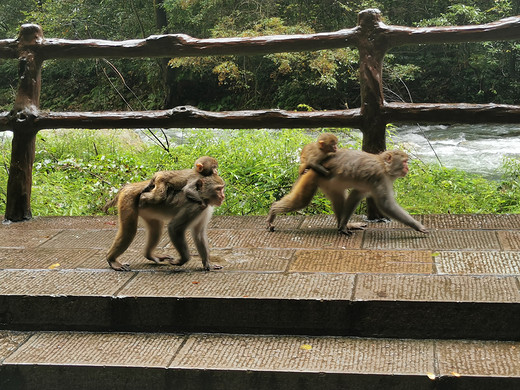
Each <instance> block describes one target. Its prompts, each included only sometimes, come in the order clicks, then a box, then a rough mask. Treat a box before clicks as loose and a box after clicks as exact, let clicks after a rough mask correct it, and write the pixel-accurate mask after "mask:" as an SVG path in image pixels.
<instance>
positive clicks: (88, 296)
mask: <svg viewBox="0 0 520 390" xmlns="http://www.w3.org/2000/svg"><path fill="white" fill-rule="evenodd" d="M418 218H419V219H421V220H422V222H423V223H424V224H425V225H426V226H427V227H428V228H429V229H430V230H431V233H430V235H428V236H423V235H421V234H419V233H416V232H414V231H412V230H410V229H407V228H405V227H403V226H402V225H400V224H398V223H395V222H392V223H386V224H370V225H369V227H368V228H367V230H365V231H358V232H355V233H354V235H353V236H352V237H348V238H347V237H344V236H338V235H337V234H336V232H335V229H333V226H334V219H333V217H331V216H312V217H302V216H282V217H280V218H277V220H276V227H277V230H276V231H275V232H267V231H266V230H265V229H264V219H265V218H264V217H214V218H213V219H212V221H211V224H210V230H209V238H210V246H211V257H212V261H213V262H215V263H218V264H221V265H222V266H223V269H222V270H220V271H212V272H204V271H203V270H202V265H201V262H200V259H199V258H198V256H196V251H195V250H194V248H192V252H193V254H194V257H193V259H192V260H191V261H190V262H189V263H188V264H186V265H185V266H183V267H174V266H171V265H167V264H164V265H155V264H154V263H151V262H149V261H147V260H146V259H144V257H143V256H142V254H141V252H142V248H143V245H144V237H145V236H144V231H143V230H140V231H139V232H138V236H137V238H136V240H135V241H134V243H133V244H132V246H131V247H130V249H129V250H128V251H127V252H126V253H125V254H124V255H123V256H122V261H124V262H129V263H130V265H131V267H132V271H131V272H126V273H120V272H115V271H112V270H110V269H109V267H108V265H107V264H106V262H105V260H104V256H105V253H106V250H107V248H108V247H109V246H110V244H111V242H112V240H113V238H114V236H115V232H116V229H117V226H116V218H115V217H113V216H109V217H85V218H78V217H73V218H67V217H59V218H38V219H35V220H33V221H29V222H25V223H19V224H11V225H2V226H0V329H3V330H0V389H2V390H3V389H4V388H5V389H46V388H48V389H60V388H63V389H71V388H74V389H94V388H96V389H99V388H105V387H106V388H109V387H110V388H112V389H114V388H115V389H118V388H121V389H123V388H124V389H134V388H135V389H141V388H154V389H163V388H165V389H166V388H174V387H175V388H182V389H257V388H258V389H267V388H269V389H276V388H281V387H282V386H283V387H288V388H291V389H292V388H294V389H306V388H313V389H315V388H320V389H321V388H348V387H352V388H356V389H364V388H367V389H368V388H370V389H372V388H374V389H377V388H385V389H387V388H396V389H403V388H405V389H406V388H410V389H434V388H435V389H444V388H446V389H454V388H455V389H480V388H482V389H489V388H501V389H509V388H511V389H513V388H515V389H516V388H520V387H519V386H520V365H519V362H520V355H519V354H520V352H519V351H520V215H433V216H431V215H428V216H420V217H418ZM189 242H190V245H191V246H192V247H193V244H192V242H191V240H189ZM159 251H160V252H162V253H168V254H175V251H174V249H173V248H172V247H171V245H170V243H169V240H168V237H167V236H166V235H165V236H163V238H162V240H161V243H160V246H159ZM175 255H176V254H175ZM88 378H95V381H94V380H89V379H88Z"/></svg>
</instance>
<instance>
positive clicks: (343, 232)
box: [338, 228, 353, 237]
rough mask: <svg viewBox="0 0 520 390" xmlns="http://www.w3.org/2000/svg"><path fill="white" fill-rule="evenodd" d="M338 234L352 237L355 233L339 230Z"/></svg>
mask: <svg viewBox="0 0 520 390" xmlns="http://www.w3.org/2000/svg"><path fill="white" fill-rule="evenodd" d="M338 234H344V235H345V236H347V237H350V236H351V235H352V234H353V233H352V232H351V231H350V230H349V229H348V228H344V229H338Z"/></svg>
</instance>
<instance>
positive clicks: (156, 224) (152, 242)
mask: <svg viewBox="0 0 520 390" xmlns="http://www.w3.org/2000/svg"><path fill="white" fill-rule="evenodd" d="M143 219H144V221H145V223H146V227H147V229H146V246H145V249H144V257H146V258H147V259H148V260H150V261H153V262H154V263H156V264H159V263H161V262H163V261H166V260H172V259H173V257H171V256H155V255H154V254H153V250H154V249H155V248H156V247H157V244H159V241H160V239H161V234H162V228H163V225H164V224H163V221H161V220H159V219H151V218H144V217H143Z"/></svg>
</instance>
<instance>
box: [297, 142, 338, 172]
mask: <svg viewBox="0 0 520 390" xmlns="http://www.w3.org/2000/svg"><path fill="white" fill-rule="evenodd" d="M337 145H338V137H336V136H335V135H334V134H332V133H322V134H320V135H319V137H318V140H317V141H316V142H313V143H310V144H307V145H305V146H304V147H303V149H302V152H301V155H300V168H299V169H298V175H299V176H301V175H302V174H303V173H304V172H305V170H306V169H309V168H312V169H314V170H315V171H316V172H318V173H319V174H321V175H323V176H325V177H327V176H328V175H329V174H330V172H329V170H328V169H326V168H324V167H323V165H321V163H322V162H323V161H324V160H325V159H327V158H329V157H331V156H333V155H334V153H336V151H337V150H338V146H337Z"/></svg>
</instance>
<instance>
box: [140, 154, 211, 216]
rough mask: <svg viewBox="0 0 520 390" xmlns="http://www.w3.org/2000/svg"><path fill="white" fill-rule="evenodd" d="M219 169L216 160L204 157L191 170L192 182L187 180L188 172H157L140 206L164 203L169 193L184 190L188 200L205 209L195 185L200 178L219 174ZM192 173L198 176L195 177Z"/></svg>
mask: <svg viewBox="0 0 520 390" xmlns="http://www.w3.org/2000/svg"><path fill="white" fill-rule="evenodd" d="M217 168H218V162H217V160H216V159H214V158H213V157H209V156H202V157H200V158H198V159H197V161H195V164H194V167H193V170H190V176H191V177H192V180H190V181H188V180H187V174H186V172H185V171H186V170H182V171H159V172H156V173H155V174H154V175H153V177H152V179H151V180H150V182H149V184H148V185H147V186H146V187H145V188H144V189H143V191H142V194H141V196H140V198H139V204H140V205H141V206H145V205H151V204H157V203H160V202H163V201H164V200H165V199H166V195H167V192H168V191H180V190H181V189H183V188H184V192H185V193H186V195H187V196H188V198H190V199H191V200H194V201H196V202H199V203H200V204H201V205H202V206H203V207H204V206H205V204H204V201H203V200H202V199H201V197H200V196H199V193H198V191H197V190H196V188H195V185H196V182H197V179H199V178H200V177H203V176H210V175H214V174H218V171H217ZM191 173H195V174H198V175H194V176H193V175H191Z"/></svg>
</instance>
